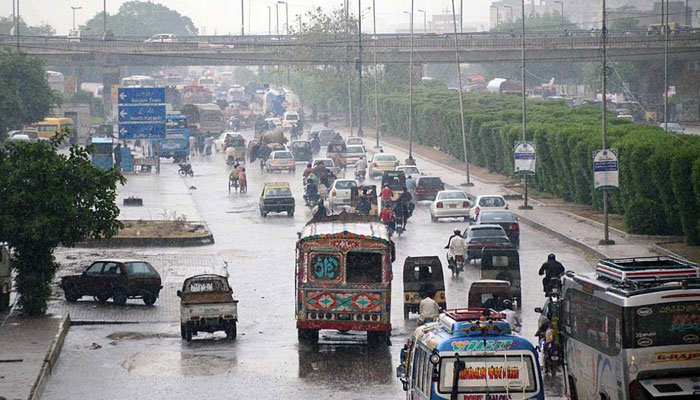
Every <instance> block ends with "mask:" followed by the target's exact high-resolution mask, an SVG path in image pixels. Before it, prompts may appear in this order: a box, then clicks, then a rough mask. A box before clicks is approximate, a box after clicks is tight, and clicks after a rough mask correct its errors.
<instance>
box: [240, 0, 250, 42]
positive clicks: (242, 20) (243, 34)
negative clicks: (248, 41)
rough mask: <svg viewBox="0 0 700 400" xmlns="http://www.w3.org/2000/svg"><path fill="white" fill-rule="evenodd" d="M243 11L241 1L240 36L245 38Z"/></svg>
mask: <svg viewBox="0 0 700 400" xmlns="http://www.w3.org/2000/svg"><path fill="white" fill-rule="evenodd" d="M243 11H244V10H243V0H241V36H245V14H244V12H243ZM248 11H250V10H248Z"/></svg>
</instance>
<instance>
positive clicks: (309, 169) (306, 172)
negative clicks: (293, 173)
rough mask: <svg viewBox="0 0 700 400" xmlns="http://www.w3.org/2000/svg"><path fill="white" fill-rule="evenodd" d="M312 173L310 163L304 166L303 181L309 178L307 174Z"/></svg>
mask: <svg viewBox="0 0 700 400" xmlns="http://www.w3.org/2000/svg"><path fill="white" fill-rule="evenodd" d="M312 172H314V168H313V167H312V166H311V163H308V164H306V169H304V179H305V180H306V179H307V178H308V177H309V174H310V173H312Z"/></svg>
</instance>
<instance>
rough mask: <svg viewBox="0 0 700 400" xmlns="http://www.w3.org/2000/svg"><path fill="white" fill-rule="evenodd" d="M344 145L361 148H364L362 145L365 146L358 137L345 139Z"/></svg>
mask: <svg viewBox="0 0 700 400" xmlns="http://www.w3.org/2000/svg"><path fill="white" fill-rule="evenodd" d="M345 144H346V145H347V146H355V145H357V146H363V147H364V145H365V140H364V139H362V138H361V137H359V136H351V137H349V138H347V139H345Z"/></svg>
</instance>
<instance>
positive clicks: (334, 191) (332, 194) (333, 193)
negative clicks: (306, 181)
mask: <svg viewBox="0 0 700 400" xmlns="http://www.w3.org/2000/svg"><path fill="white" fill-rule="evenodd" d="M336 193H338V192H337V191H336V190H335V189H333V190H331V196H333V197H335V194H336Z"/></svg>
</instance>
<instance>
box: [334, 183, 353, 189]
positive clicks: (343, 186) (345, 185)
mask: <svg viewBox="0 0 700 400" xmlns="http://www.w3.org/2000/svg"><path fill="white" fill-rule="evenodd" d="M356 187H357V182H355V181H337V182H336V183H335V188H336V189H352V188H356Z"/></svg>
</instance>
